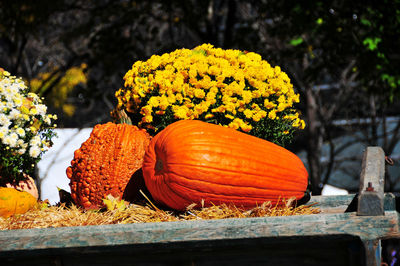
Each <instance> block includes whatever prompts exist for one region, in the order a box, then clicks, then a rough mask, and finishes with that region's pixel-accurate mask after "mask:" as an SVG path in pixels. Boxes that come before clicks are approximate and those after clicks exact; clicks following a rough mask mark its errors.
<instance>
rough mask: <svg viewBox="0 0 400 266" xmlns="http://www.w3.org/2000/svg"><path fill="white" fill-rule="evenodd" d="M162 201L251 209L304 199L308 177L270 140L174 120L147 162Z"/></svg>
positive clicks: (150, 185)
mask: <svg viewBox="0 0 400 266" xmlns="http://www.w3.org/2000/svg"><path fill="white" fill-rule="evenodd" d="M142 169H143V176H144V179H145V183H146V186H147V189H148V190H149V192H150V193H151V195H152V197H153V198H154V200H155V201H157V202H158V203H160V204H162V205H165V206H167V207H170V208H172V209H176V210H184V209H185V208H186V207H187V206H188V205H190V204H192V203H196V204H197V206H200V205H201V204H202V203H204V206H210V205H211V204H221V203H227V204H235V205H236V206H238V207H244V208H252V207H255V206H256V205H257V204H261V203H263V202H265V201H271V202H272V203H273V204H276V203H278V202H279V201H282V200H283V199H289V198H292V197H296V199H300V198H302V197H303V196H304V195H305V191H306V188H307V185H308V173H307V170H306V169H305V167H304V165H303V163H302V161H301V160H300V159H299V158H298V157H297V156H296V155H295V154H293V153H292V152H290V151H288V150H286V149H284V148H282V147H280V146H278V145H275V144H273V143H271V142H268V141H266V140H263V139H260V138H257V137H254V136H251V135H248V134H245V133H241V132H239V131H236V130H233V129H230V128H226V127H222V126H219V125H214V124H209V123H205V122H201V121H197V120H181V121H178V122H175V123H173V124H171V125H169V126H168V127H166V128H165V129H164V130H162V131H161V132H160V133H158V134H157V135H156V136H155V137H154V138H153V139H152V141H151V142H150V145H149V147H148V149H147V150H146V154H145V157H144V162H143V167H142Z"/></svg>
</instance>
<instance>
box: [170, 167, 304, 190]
mask: <svg viewBox="0 0 400 266" xmlns="http://www.w3.org/2000/svg"><path fill="white" fill-rule="evenodd" d="M166 165H174V166H188V167H191V168H194V169H204V170H206V171H209V170H217V171H219V172H230V170H229V169H224V168H218V167H212V166H210V165H206V166H204V165H194V164H185V163H178V162H177V163H167V164H166ZM270 166H271V167H277V165H275V164H271V165H270ZM288 170H290V169H288ZM168 172H169V173H174V174H178V173H177V172H176V171H168ZM235 172H236V173H239V174H243V175H246V176H258V177H266V178H268V179H269V178H274V177H276V176H274V175H269V176H266V175H264V174H263V175H260V174H257V173H249V172H245V171H242V170H235ZM288 172H289V171H288ZM300 174H301V172H299V174H298V175H299V176H300ZM179 175H181V174H179ZM222 175H223V174H222ZM293 176H295V175H293ZM293 176H292V177H293ZM296 176H297V175H296ZM285 177H287V176H285V175H281V176H279V178H280V179H281V180H282V181H285V182H286V183H292V184H293V185H298V184H299V183H300V182H299V180H293V179H290V177H287V179H286V178H285ZM203 181H206V180H203ZM210 183H211V182H210ZM215 184H219V183H215Z"/></svg>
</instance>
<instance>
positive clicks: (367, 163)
mask: <svg viewBox="0 0 400 266" xmlns="http://www.w3.org/2000/svg"><path fill="white" fill-rule="evenodd" d="M384 178H385V153H384V152H383V150H382V148H381V147H368V148H367V150H366V151H365V152H364V157H363V161H362V170H361V176H360V190H359V194H358V207H357V215H361V216H377V215H384V204H383V201H384V186H385V183H384Z"/></svg>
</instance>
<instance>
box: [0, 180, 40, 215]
mask: <svg viewBox="0 0 400 266" xmlns="http://www.w3.org/2000/svg"><path fill="white" fill-rule="evenodd" d="M36 204H37V200H36V198H35V197H34V196H32V195H31V194H30V193H29V192H26V191H19V190H17V189H15V188H11V187H0V216H1V217H4V218H7V217H10V216H13V215H15V214H23V213H25V212H27V211H28V210H30V209H32V208H33V207H34V206H36Z"/></svg>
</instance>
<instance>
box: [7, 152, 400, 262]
mask: <svg viewBox="0 0 400 266" xmlns="http://www.w3.org/2000/svg"><path fill="white" fill-rule="evenodd" d="M384 169H385V159H384V153H383V151H382V149H381V148H379V147H368V148H367V150H366V151H365V153H364V158H363V167H362V172H361V176H360V191H359V193H358V194H351V195H340V196H314V197H312V198H311V201H310V202H309V203H317V204H318V205H317V206H318V207H319V208H320V209H321V211H322V212H321V213H320V214H313V215H301V216H286V217H265V218H240V219H221V220H200V221H179V222H163V223H143V224H121V225H101V226H84V227H63V228H46V229H29V230H6V231H0V265H63V266H69V265H380V261H381V240H383V239H390V238H398V237H400V233H399V213H398V212H397V210H396V195H395V194H393V193H384V191H383V187H384Z"/></svg>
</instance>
